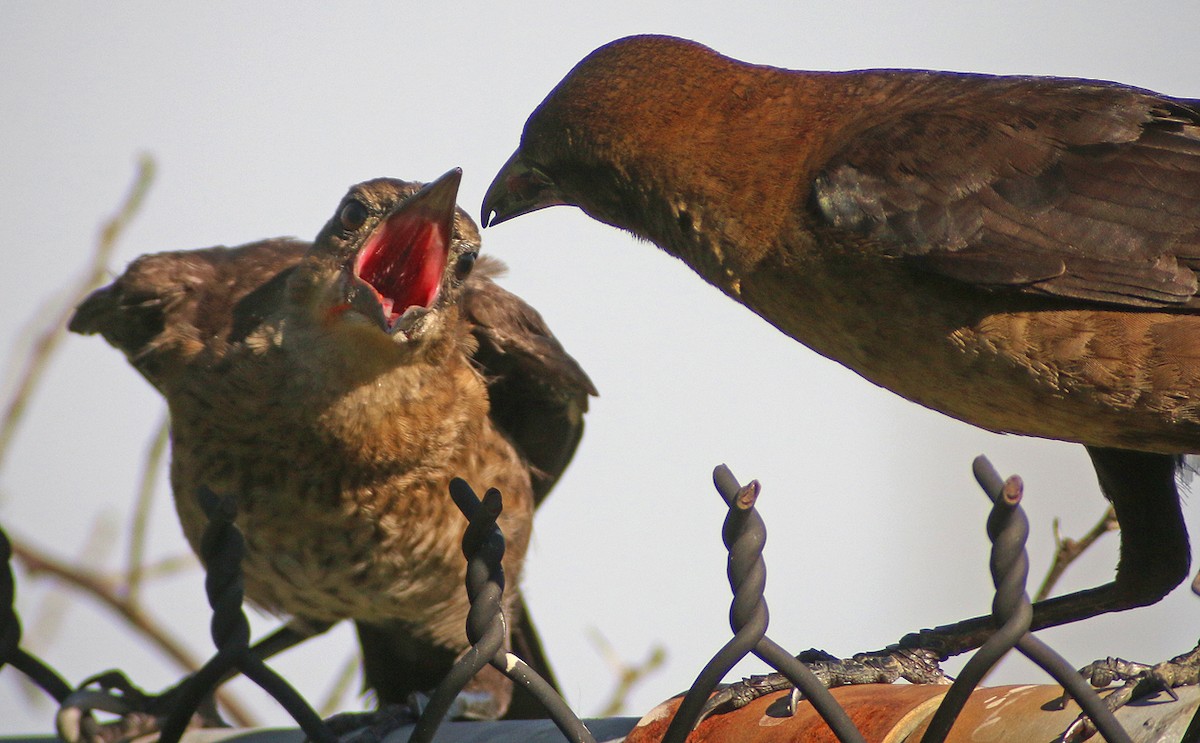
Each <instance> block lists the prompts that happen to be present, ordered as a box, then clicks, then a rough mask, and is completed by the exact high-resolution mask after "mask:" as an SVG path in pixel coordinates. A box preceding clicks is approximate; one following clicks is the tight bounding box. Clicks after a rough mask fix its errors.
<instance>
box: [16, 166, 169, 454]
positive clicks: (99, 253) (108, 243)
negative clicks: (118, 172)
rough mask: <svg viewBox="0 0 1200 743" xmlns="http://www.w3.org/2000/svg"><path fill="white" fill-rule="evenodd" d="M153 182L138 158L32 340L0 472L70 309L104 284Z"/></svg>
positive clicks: (148, 169)
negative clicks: (77, 270) (121, 194)
mask: <svg viewBox="0 0 1200 743" xmlns="http://www.w3.org/2000/svg"><path fill="white" fill-rule="evenodd" d="M153 179H154V160H153V159H152V158H151V157H150V156H149V155H142V157H141V158H140V159H139V161H138V173H137V177H136V178H135V180H134V182H133V187H132V188H131V189H130V190H129V194H128V195H127V196H126V197H125V201H124V203H122V204H121V207H120V208H119V209H118V210H117V213H116V214H114V215H113V216H112V218H111V219H109V220H108V221H107V222H106V223H105V224H104V226H103V228H102V229H101V230H100V237H99V239H98V240H97V243H96V250H95V251H94V252H93V254H92V259H91V263H90V264H89V265H88V268H87V270H86V271H85V273H84V275H83V276H82V277H81V278H80V280H79V281H78V283H77V284H76V285H75V286H74V287H73V288H72V290H71V291H70V293H69V294H68V295H67V300H66V301H65V302H64V304H63V306H62V307H61V308H60V309H59V310H58V311H57V312H56V313H55V314H54V317H53V318H52V319H51V321H50V322H48V323H46V325H45V326H44V328H43V329H42V331H41V332H40V333H38V334H37V337H36V338H35V339H34V341H33V348H32V352H31V353H30V354H29V356H28V358H27V359H26V361H25V368H24V369H23V370H22V371H21V375H20V377H19V380H18V382H17V385H16V387H15V388H14V390H13V393H12V396H11V397H10V398H9V400H8V403H7V404H6V405H5V407H4V415H3V417H0V469H2V468H3V463H4V459H5V456H6V455H7V454H8V450H9V445H10V444H11V443H12V438H13V435H14V434H15V433H16V431H17V428H18V426H19V425H20V422H21V419H22V418H23V417H24V415H25V409H26V407H27V406H28V404H29V400H30V399H31V398H32V396H33V391H34V389H35V388H36V387H37V384H38V382H40V381H41V379H42V376H43V373H44V372H45V369H46V365H47V364H48V363H49V362H50V358H51V357H52V356H53V355H54V351H55V350H56V349H57V348H58V345H59V343H61V342H62V339H63V335H64V334H65V328H66V324H67V319H68V318H69V317H70V315H71V311H72V309H73V308H74V307H75V305H76V304H77V303H78V302H79V300H80V299H82V298H83V297H84V296H85V295H86V294H87V293H88V292H89V291H91V290H92V289H93V288H95V287H96V286H97V285H98V284H99V283H100V282H101V281H103V280H104V276H105V272H106V271H107V266H108V259H109V257H111V255H112V252H113V249H114V248H115V247H116V244H117V238H118V237H119V236H120V235H121V231H122V230H123V229H124V228H125V225H126V224H128V223H129V220H130V219H132V218H133V215H134V214H135V213H137V210H138V207H140V206H141V204H142V199H143V197H144V196H145V195H146V191H147V189H148V188H149V187H150V182H151V181H152V180H153Z"/></svg>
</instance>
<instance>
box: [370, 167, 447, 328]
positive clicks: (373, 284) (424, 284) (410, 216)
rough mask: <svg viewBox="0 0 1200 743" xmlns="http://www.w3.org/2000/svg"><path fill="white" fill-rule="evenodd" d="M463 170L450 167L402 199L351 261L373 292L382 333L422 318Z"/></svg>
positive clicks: (438, 281)
mask: <svg viewBox="0 0 1200 743" xmlns="http://www.w3.org/2000/svg"><path fill="white" fill-rule="evenodd" d="M461 181H462V170H461V169H460V168H455V169H453V170H451V171H450V172H448V173H446V174H445V175H443V176H442V177H441V178H438V179H437V180H436V181H434V182H432V183H429V184H426V185H425V186H424V187H423V188H422V189H421V190H420V191H417V192H416V193H415V194H413V195H412V196H409V197H408V198H407V199H405V200H404V201H403V202H402V203H401V204H400V205H398V206H397V207H396V209H395V210H394V211H393V212H392V213H391V214H389V215H388V216H387V217H385V218H384V219H383V221H381V222H380V223H379V225H378V226H377V227H376V228H375V230H374V232H372V233H371V236H370V237H368V238H367V241H366V242H365V243H364V244H363V247H362V248H361V249H360V250H359V253H358V256H357V257H356V258H355V260H354V267H353V268H354V275H355V276H356V277H358V278H359V279H361V280H362V281H363V282H365V283H366V284H367V285H368V286H369V287H370V288H371V290H372V291H373V292H374V293H375V299H376V300H377V301H378V302H379V304H380V306H381V307H382V310H383V317H384V321H385V329H386V330H387V331H388V332H389V333H396V332H397V331H399V330H402V329H403V328H404V327H407V326H408V325H410V324H411V322H407V321H406V322H401V320H402V319H403V318H405V316H406V315H409V316H410V317H411V316H413V315H420V314H424V312H425V311H427V310H428V309H429V308H430V307H431V306H432V305H433V303H434V301H435V300H436V299H437V297H438V293H439V291H440V290H441V285H442V276H443V275H444V274H445V271H446V261H447V260H448V257H449V255H450V241H451V238H452V236H453V234H454V210H455V202H456V200H457V199H458V185H459V183H460V182H461Z"/></svg>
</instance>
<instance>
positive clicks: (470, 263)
mask: <svg viewBox="0 0 1200 743" xmlns="http://www.w3.org/2000/svg"><path fill="white" fill-rule="evenodd" d="M478 257H479V254H478V253H476V252H475V251H471V252H470V253H463V254H462V255H460V256H459V257H458V260H457V261H455V262H454V277H455V278H456V279H458V280H459V281H462V280H463V279H465V278H467V275H468V274H470V273H471V269H472V268H474V267H475V259H476V258H478Z"/></svg>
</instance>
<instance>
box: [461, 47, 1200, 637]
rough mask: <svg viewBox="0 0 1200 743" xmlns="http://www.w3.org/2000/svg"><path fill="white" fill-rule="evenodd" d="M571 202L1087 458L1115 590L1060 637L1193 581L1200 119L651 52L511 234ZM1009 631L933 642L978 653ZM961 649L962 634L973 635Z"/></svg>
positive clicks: (1041, 94) (500, 215)
mask: <svg viewBox="0 0 1200 743" xmlns="http://www.w3.org/2000/svg"><path fill="white" fill-rule="evenodd" d="M555 204H568V205H575V206H578V207H580V208H581V209H583V211H584V212H586V213H587V214H588V215H590V216H592V217H594V218H596V219H598V220H600V221H602V222H605V223H608V224H611V225H615V226H617V227H620V228H622V229H626V230H629V231H631V232H633V233H634V234H636V235H639V236H641V237H644V238H646V239H649V240H651V241H652V242H654V243H656V244H657V245H658V246H659V247H661V248H662V249H663V250H665V251H666V252H668V253H670V254H671V255H674V256H676V257H678V258H680V259H681V260H683V261H684V262H686V263H687V264H688V265H689V266H691V267H692V268H693V269H694V270H695V271H696V272H697V273H699V274H700V275H701V276H702V277H704V278H705V279H706V280H707V281H708V282H710V283H712V284H713V285H715V286H717V287H718V288H720V289H721V290H722V291H723V292H725V293H726V294H727V295H729V296H730V297H731V298H733V299H735V300H737V301H738V302H741V303H742V304H744V305H746V306H747V307H749V308H750V309H751V310H753V311H754V312H756V313H757V314H758V315H760V316H761V317H763V318H764V319H765V320H767V321H768V322H770V323H772V324H773V325H775V326H776V327H777V328H779V329H780V330H781V331H783V332H784V333H786V334H788V335H790V336H792V337H793V338H795V339H797V340H799V341H800V342H802V343H804V344H806V345H808V346H809V347H811V348H812V349H814V350H815V351H817V352H818V353H820V354H822V355H824V356H827V357H829V358H831V359H834V360H836V361H838V362H840V363H842V364H844V365H846V366H847V367H849V368H850V369H852V370H854V371H855V372H857V373H859V374H861V375H862V376H863V377H865V378H867V379H868V380H870V381H872V382H874V383H875V384H878V385H881V386H883V387H886V388H888V389H890V390H892V391H894V392H896V393H898V394H900V395H902V396H904V397H906V398H908V399H910V400H913V401H915V402H917V403H920V404H922V405H925V406H927V407H930V408H933V409H935V410H939V411H941V412H943V413H946V414H947V415H951V416H953V417H955V418H959V419H961V420H964V421H967V422H969V423H973V424H975V425H977V426H980V427H983V428H986V429H990V430H993V431H1001V432H1009V433H1018V434H1025V435H1030V436H1041V437H1046V438H1054V439H1062V440H1066V441H1075V442H1079V443H1082V444H1084V445H1085V446H1086V447H1087V448H1088V452H1089V454H1090V455H1091V456H1092V459H1093V461H1094V463H1095V464H1096V467H1097V472H1098V474H1099V479H1100V483H1101V487H1102V489H1103V490H1104V492H1105V494H1106V495H1107V496H1108V497H1109V498H1110V499H1111V500H1112V502H1113V504H1114V506H1115V507H1116V511H1117V516H1118V519H1119V521H1120V522H1121V526H1122V547H1121V561H1120V564H1119V566H1118V572H1117V576H1116V580H1115V581H1114V582H1113V583H1111V584H1108V585H1106V586H1102V587H1100V588H1097V589H1092V590H1090V591H1084V592H1080V593H1077V594H1073V595H1071V596H1067V597H1062V598H1056V599H1052V600H1050V601H1048V602H1044V603H1043V604H1040V605H1039V606H1038V607H1037V609H1036V611H1035V619H1034V627H1035V628H1037V627H1044V626H1049V625H1054V624H1060V623H1063V622H1067V621H1072V620H1075V619H1079V618H1083V617H1087V616H1091V615H1093V614H1096V613H1100V612H1104V611H1113V610H1118V609H1124V608H1128V607H1132V606H1139V605H1145V604H1148V603H1153V602H1155V601H1157V600H1158V599H1159V598H1161V597H1162V596H1163V595H1164V594H1165V593H1166V592H1168V591H1169V590H1170V589H1171V588H1173V587H1174V586H1176V585H1177V584H1178V583H1179V582H1180V581H1181V580H1182V579H1183V578H1184V576H1185V574H1186V571H1187V569H1188V564H1189V550H1188V543H1187V534H1186V530H1185V528H1184V525H1183V520H1182V515H1181V513H1180V509H1179V497H1178V493H1177V490H1176V484H1175V470H1176V466H1177V463H1178V461H1179V456H1178V455H1180V454H1183V453H1194V452H1200V295H1198V293H1197V291H1198V282H1197V274H1196V271H1197V269H1200V107H1198V106H1197V103H1196V102H1195V101H1187V100H1180V99H1173V98H1167V97H1165V96H1161V95H1157V94H1155V93H1151V92H1148V91H1144V90H1138V89H1135V88H1130V87H1126V86H1123V85H1118V84H1114V83H1104V82H1093V81H1086V80H1065V79H1053V78H1033V77H992V76H984V75H967V74H956V73H944V72H923V71H905V70H875V71H863V72H844V73H828V72H799V71H792V70H784V69H778V68H773V67H765V66H758V65H752V64H747V63H744V62H740V61H737V60H734V59H730V58H727V57H724V56H721V55H719V54H717V53H715V52H714V51H712V50H710V49H708V48H706V47H703V46H701V45H699V44H696V43H693V42H689V41H684V40H681V39H674V38H669V37H654V36H645V37H632V38H627V39H622V40H619V41H616V42H613V43H611V44H609V45H607V46H604V47H602V48H600V49H598V50H596V51H595V52H593V53H592V54H591V55H590V56H588V57H587V58H586V59H584V60H583V61H582V62H580V63H579V64H578V65H577V66H576V67H575V69H573V70H572V71H571V72H570V73H569V74H568V75H567V76H566V78H564V79H563V81H562V82H560V83H559V85H558V86H557V87H556V88H555V89H554V90H553V91H552V92H551V93H550V94H549V96H547V98H546V100H545V101H543V102H542V104H541V105H540V106H539V107H538V108H537V109H536V110H535V111H534V112H533V114H532V115H531V116H530V118H529V120H528V122H527V123H526V125H525V129H524V133H523V134H522V137H521V144H520V147H519V148H518V150H517V152H516V153H515V154H514V155H513V157H512V159H510V160H509V162H508V163H507V164H506V165H505V166H504V168H503V169H502V171H501V172H500V173H499V174H498V175H497V177H496V179H495V181H494V182H493V184H492V186H491V188H490V189H489V190H488V193H487V196H486V198H485V200H484V204H483V217H484V223H485V225H486V224H488V223H489V222H490V223H491V224H495V223H497V222H501V221H504V220H507V219H510V218H512V217H515V216H519V215H521V214H524V213H527V212H530V211H533V210H536V209H540V208H542V207H545V206H551V205H555ZM987 626H988V625H987V623H986V622H973V623H967V624H966V625H965V628H966V629H970V630H972V631H971V632H967V633H965V634H957V635H955V637H953V638H950V639H947V638H946V637H940V638H938V640H937V642H936V643H934V639H933V638H924V639H923V640H922V641H923V642H930V643H934V644H932V645H930V646H931V647H934V648H936V649H937V650H938V651H939V653H941V654H943V655H945V654H949V653H954V652H961V651H962V650H964V649H967V648H969V647H973V646H976V645H977V644H978V643H979V642H980V641H981V640H982V637H983V634H984V631H985V630H986V627H987ZM958 629H964V628H963V627H960V628H958Z"/></svg>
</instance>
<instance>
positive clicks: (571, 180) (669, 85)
mask: <svg viewBox="0 0 1200 743" xmlns="http://www.w3.org/2000/svg"><path fill="white" fill-rule="evenodd" d="M721 59H722V58H721V57H720V56H719V55H717V54H716V53H715V52H713V51H712V50H711V49H708V48H707V47H705V46H702V45H700V44H697V43H695V42H692V41H687V40H685V39H677V38H673V37H669V36H632V37H628V38H624V39H619V40H617V41H614V42H612V43H610V44H607V45H605V46H602V47H600V48H599V49H597V50H596V51H594V52H592V53H591V54H589V55H588V56H587V57H585V58H584V59H583V60H582V61H581V62H579V64H577V65H576V66H575V68H574V69H572V70H571V71H570V72H569V73H568V74H567V76H566V77H564V78H563V79H562V81H561V82H559V84H558V85H557V86H555V88H554V90H552V91H551V92H550V94H549V95H547V96H546V99H545V100H544V101H542V103H541V104H540V105H539V106H538V107H537V109H535V110H534V112H533V113H532V114H530V116H529V119H528V120H527V121H526V123H525V129H524V131H523V132H522V134H521V144H520V146H519V147H518V148H517V151H516V152H515V153H513V155H512V157H511V158H509V160H508V162H506V163H505V164H504V166H503V167H502V168H501V170H500V172H499V173H498V174H497V175H496V178H495V179H494V180H493V181H492V184H491V186H490V187H489V188H488V190H487V194H486V195H485V197H484V200H483V212H482V221H483V225H484V226H485V227H490V226H492V225H496V224H499V223H501V222H505V221H507V220H509V219H513V218H514V217H519V216H521V215H523V214H528V213H529V212H532V211H536V210H538V209H542V208H545V207H548V206H555V205H569V206H578V207H580V208H581V209H583V210H584V211H585V212H587V213H588V214H589V215H590V216H592V217H594V218H596V219H599V220H600V221H602V222H606V223H608V224H613V225H616V226H618V227H623V228H626V229H632V225H631V224H627V223H625V222H627V221H628V217H629V215H630V214H637V213H639V212H641V211H643V210H644V209H645V204H642V203H639V202H638V201H637V199H638V198H639V192H643V191H645V190H646V189H647V187H648V186H650V185H651V184H650V183H648V181H649V180H651V179H653V178H655V177H656V171H657V170H659V169H661V165H662V161H663V160H665V159H667V158H669V157H670V155H669V153H668V151H669V150H671V149H673V148H681V147H682V145H681V144H680V142H681V141H683V140H688V139H689V138H694V137H695V136H697V135H701V136H702V135H703V132H696V131H695V128H696V121H697V116H696V115H695V114H696V112H695V111H693V110H688V109H687V107H685V106H683V105H681V104H680V101H686V100H687V97H688V95H689V94H690V92H691V91H692V90H693V89H694V88H697V87H700V86H702V85H703V82H702V80H701V79H700V78H699V77H698V76H697V73H699V72H702V71H703V69H704V68H705V67H708V66H711V65H713V64H719V60H721ZM651 158H653V159H655V162H654V163H651Z"/></svg>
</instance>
